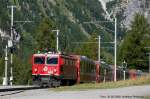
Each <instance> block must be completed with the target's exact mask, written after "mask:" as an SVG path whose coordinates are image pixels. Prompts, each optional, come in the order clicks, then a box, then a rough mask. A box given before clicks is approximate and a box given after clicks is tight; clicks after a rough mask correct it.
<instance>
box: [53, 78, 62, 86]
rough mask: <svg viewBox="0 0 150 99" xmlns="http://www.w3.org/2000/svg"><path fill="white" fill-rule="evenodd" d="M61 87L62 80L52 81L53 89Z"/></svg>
mask: <svg viewBox="0 0 150 99" xmlns="http://www.w3.org/2000/svg"><path fill="white" fill-rule="evenodd" d="M59 86H60V80H57V79H53V80H52V87H59Z"/></svg>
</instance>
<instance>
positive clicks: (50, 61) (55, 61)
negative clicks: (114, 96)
mask: <svg viewBox="0 0 150 99" xmlns="http://www.w3.org/2000/svg"><path fill="white" fill-rule="evenodd" d="M47 64H58V58H57V57H47Z"/></svg>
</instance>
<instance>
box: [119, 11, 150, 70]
mask: <svg viewBox="0 0 150 99" xmlns="http://www.w3.org/2000/svg"><path fill="white" fill-rule="evenodd" d="M147 46H150V25H149V23H148V20H147V19H146V18H145V17H144V16H143V15H141V14H136V15H135V19H134V21H133V22H132V24H131V30H128V31H127V35H126V37H125V39H124V41H123V43H122V44H121V48H120V52H119V59H120V60H121V61H124V60H125V61H127V63H128V66H129V68H135V69H147V68H148V64H147V63H148V61H147V62H146V61H145V60H146V58H147V56H146V53H147V52H148V49H146V48H145V47H147Z"/></svg>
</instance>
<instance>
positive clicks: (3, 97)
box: [0, 85, 150, 99]
mask: <svg viewBox="0 0 150 99" xmlns="http://www.w3.org/2000/svg"><path fill="white" fill-rule="evenodd" d="M146 96H150V85H146V86H134V87H124V88H115V89H96V90H86V91H60V92H59V91H52V90H51V89H37V90H26V91H15V92H14V91H13V92H1V93H0V99H143V98H145V97H146ZM145 99H150V97H147V98H145Z"/></svg>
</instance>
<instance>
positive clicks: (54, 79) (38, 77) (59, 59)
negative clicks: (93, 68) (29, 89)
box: [32, 53, 77, 87]
mask: <svg viewBox="0 0 150 99" xmlns="http://www.w3.org/2000/svg"><path fill="white" fill-rule="evenodd" d="M32 77H33V78H32V79H33V84H36V85H40V86H50V87H51V86H54V87H57V86H60V84H61V83H68V82H69V83H70V82H75V81H76V79H77V68H76V58H74V57H72V56H67V55H62V54H58V53H46V54H34V55H33V56H32Z"/></svg>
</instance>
